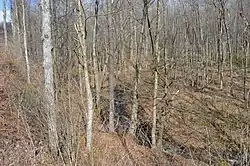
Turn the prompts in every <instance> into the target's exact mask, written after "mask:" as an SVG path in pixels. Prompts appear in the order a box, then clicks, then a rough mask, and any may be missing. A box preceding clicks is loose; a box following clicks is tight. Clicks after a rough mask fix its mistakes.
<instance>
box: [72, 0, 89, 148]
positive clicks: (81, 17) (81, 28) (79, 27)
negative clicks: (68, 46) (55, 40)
mask: <svg viewBox="0 0 250 166" xmlns="http://www.w3.org/2000/svg"><path fill="white" fill-rule="evenodd" d="M77 6H78V7H77V11H78V19H77V24H76V25H75V27H76V31H77V34H78V39H79V41H80V44H81V49H80V58H79V60H80V64H81V65H82V66H83V67H84V69H83V71H84V79H85V88H86V93H87V111H88V115H87V136H86V137H87V150H88V152H90V151H91V148H92V126H93V97H92V92H91V88H90V81H89V73H88V60H87V45H86V39H87V31H86V26H87V25H86V21H85V20H86V15H85V11H84V6H83V3H82V2H81V0H77Z"/></svg>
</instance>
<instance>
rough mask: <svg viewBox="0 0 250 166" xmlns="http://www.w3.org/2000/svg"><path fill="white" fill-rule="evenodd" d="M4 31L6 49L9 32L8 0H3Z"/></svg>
mask: <svg viewBox="0 0 250 166" xmlns="http://www.w3.org/2000/svg"><path fill="white" fill-rule="evenodd" d="M3 31H4V46H5V49H7V47H8V34H7V27H6V1H5V0H3Z"/></svg>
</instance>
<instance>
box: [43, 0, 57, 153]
mask: <svg viewBox="0 0 250 166" xmlns="http://www.w3.org/2000/svg"><path fill="white" fill-rule="evenodd" d="M41 6H42V35H43V36H42V39H43V56H44V78H45V108H46V111H47V113H48V127H49V143H50V148H51V151H52V152H53V154H57V151H58V135H57V124H56V110H55V101H54V85H53V84H54V82H53V58H52V49H53V47H52V41H51V20H50V17H51V13H50V0H42V1H41Z"/></svg>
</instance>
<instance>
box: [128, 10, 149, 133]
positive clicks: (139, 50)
mask: <svg viewBox="0 0 250 166" xmlns="http://www.w3.org/2000/svg"><path fill="white" fill-rule="evenodd" d="M145 19H146V13H145V6H144V8H143V16H142V23H141V32H140V40H139V44H138V45H137V53H136V62H135V82H134V90H133V105H132V117H131V127H130V133H131V134H132V135H135V132H136V128H137V112H138V107H139V101H138V88H139V87H138V86H139V82H140V70H141V54H142V49H143V46H144V45H143V43H144V37H145V22H146V20H145ZM135 31H136V27H135Z"/></svg>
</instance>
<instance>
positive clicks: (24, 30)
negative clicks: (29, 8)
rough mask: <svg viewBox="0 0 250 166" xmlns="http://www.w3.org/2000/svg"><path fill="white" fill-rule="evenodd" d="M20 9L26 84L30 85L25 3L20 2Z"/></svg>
mask: <svg viewBox="0 0 250 166" xmlns="http://www.w3.org/2000/svg"><path fill="white" fill-rule="evenodd" d="M22 9H23V47H24V54H25V62H26V70H27V71H26V72H27V82H28V84H30V64H29V57H28V47H27V30H26V12H25V1H24V0H22Z"/></svg>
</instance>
